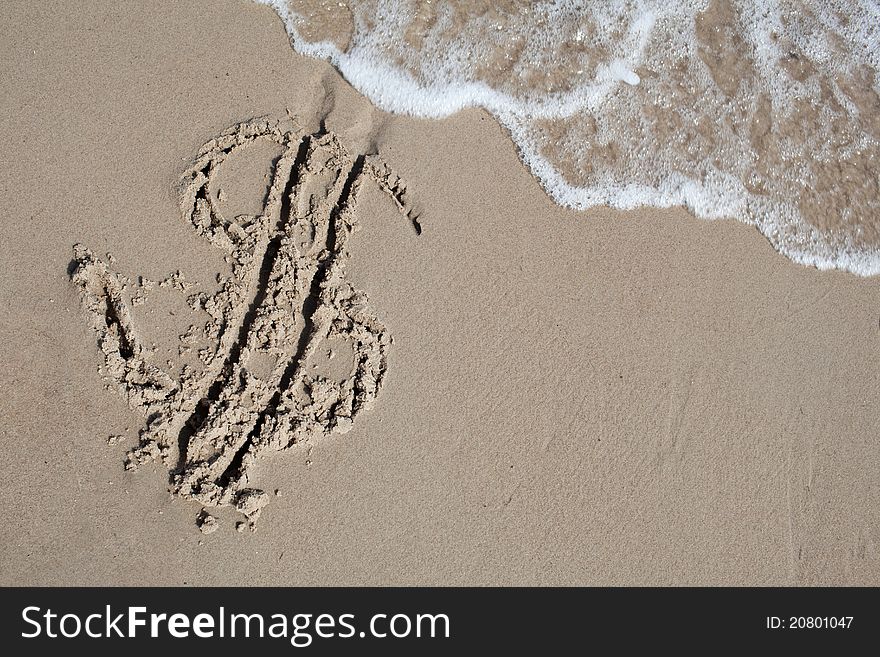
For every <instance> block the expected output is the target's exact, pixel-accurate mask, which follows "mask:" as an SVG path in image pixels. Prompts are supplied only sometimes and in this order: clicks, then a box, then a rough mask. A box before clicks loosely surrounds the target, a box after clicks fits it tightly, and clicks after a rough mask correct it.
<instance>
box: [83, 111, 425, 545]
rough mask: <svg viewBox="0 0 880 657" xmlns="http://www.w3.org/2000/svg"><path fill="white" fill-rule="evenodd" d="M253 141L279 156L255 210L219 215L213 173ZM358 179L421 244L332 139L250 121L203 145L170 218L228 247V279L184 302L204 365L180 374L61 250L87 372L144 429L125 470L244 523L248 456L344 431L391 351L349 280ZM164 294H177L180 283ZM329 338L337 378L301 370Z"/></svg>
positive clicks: (391, 191) (119, 284)
mask: <svg viewBox="0 0 880 657" xmlns="http://www.w3.org/2000/svg"><path fill="white" fill-rule="evenodd" d="M259 141H267V142H269V143H274V144H276V145H277V146H278V147H280V149H281V156H280V158H279V159H278V160H277V161H276V162H275V165H274V173H273V176H272V180H271V184H270V187H269V191H268V194H267V196H266V200H265V204H264V206H263V209H262V212H261V213H259V214H257V215H239V216H236V217H235V218H234V219H228V218H226V217H224V216H223V214H222V213H221V211H220V209H219V206H218V203H217V200H216V199H215V194H214V193H213V192H212V178H213V176H214V174H215V173H216V172H217V171H218V169H219V168H220V167H221V165H222V164H223V163H224V162H225V161H226V160H227V159H228V158H229V156H230V155H232V154H233V153H235V152H236V151H238V150H239V149H242V148H245V147H247V146H249V145H252V144H255V143H257V142H259ZM365 181H371V182H373V183H375V184H376V185H377V186H378V188H379V189H380V190H382V191H384V192H385V193H387V194H388V195H389V196H390V197H391V199H392V200H393V201H394V203H395V205H396V207H397V209H398V210H399V211H400V212H401V213H402V214H404V215H405V216H406V217H407V218H408V219H409V220H410V222H411V224H412V226H413V227H414V228H415V231H416V233H417V234H420V233H421V226H420V224H419V223H418V220H417V218H416V216H415V213H414V212H413V211H412V210H411V209H410V208H409V206H408V205H407V203H406V200H405V186H404V185H403V183H402V182H401V181H400V179H399V178H398V177H397V176H396V175H395V174H394V173H393V172H392V171H391V170H390V169H389V168H388V166H387V165H385V164H384V163H382V162H381V161H380V160H379V159H378V158H376V157H374V156H357V157H352V156H350V155H349V153H348V152H347V150H346V149H345V148H344V147H343V145H342V144H341V143H340V141H339V139H338V138H337V137H336V136H335V135H333V134H332V133H327V132H322V133H319V134H315V135H303V134H301V133H300V132H299V131H296V130H285V129H282V128H281V127H279V126H278V125H276V124H273V123H270V122H268V121H254V122H249V123H243V124H239V125H237V126H235V127H233V128H231V129H230V130H228V131H226V132H224V133H223V134H222V135H220V136H219V137H217V138H216V139H213V140H211V141H209V142H208V143H207V144H205V146H203V147H202V149H201V151H200V152H199V155H198V157H197V159H196V161H195V163H194V164H193V165H192V166H191V167H190V168H189V169H188V170H187V171H186V173H185V174H184V176H183V178H182V186H181V208H182V210H183V214H184V216H185V217H186V218H187V220H188V221H189V222H191V223H192V225H193V227H194V228H195V229H196V230H197V231H198V233H199V234H200V235H201V236H203V237H205V238H206V239H207V240H209V241H210V242H211V244H213V245H214V246H216V247H218V248H220V249H222V250H223V251H224V252H225V254H226V261H227V262H228V263H229V265H230V268H231V272H230V274H229V275H228V276H222V275H219V274H218V277H217V280H218V290H217V291H216V292H215V293H213V294H206V293H201V294H193V295H191V296H189V298H188V302H189V304H190V306H191V307H192V308H193V309H194V310H195V309H198V310H200V311H204V312H205V313H207V315H208V317H209V319H208V321H207V323H206V325H205V328H204V331H203V333H204V337H205V338H206V339H207V340H208V341H209V344H210V345H211V346H210V348H206V349H203V350H201V351H200V352H199V358H200V361H201V363H202V367H200V368H193V367H189V366H186V367H184V368H183V369H182V370H181V374H180V376H177V377H173V376H171V375H170V374H169V373H167V372H165V371H163V370H162V369H161V368H160V367H159V366H158V365H156V364H154V363H153V362H151V358H150V355H151V352H150V350H149V349H146V348H145V347H144V346H143V344H142V342H141V338H140V337H139V335H138V332H137V330H136V327H135V326H134V322H133V320H132V313H131V309H130V304H129V302H127V301H126V299H125V291H126V289H127V288H128V287H129V286H130V284H131V281H129V280H128V279H125V277H123V276H121V275H119V274H116V273H114V272H112V271H111V269H110V267H109V266H108V264H107V263H105V262H103V261H101V260H99V259H98V258H96V257H95V255H94V254H93V253H92V252H91V251H90V250H88V249H87V248H85V247H83V246H82V245H76V246H75V247H74V258H75V266H74V268H73V273H72V274H71V278H72V280H73V282H74V283H75V284H76V285H77V286H78V288H79V289H80V292H81V298H82V301H83V305H84V306H85V308H86V309H87V311H88V314H89V317H90V320H91V323H92V326H93V328H94V329H95V331H96V333H97V337H98V346H99V348H100V350H101V352H102V354H103V356H104V363H103V366H102V367H101V368H99V369H100V370H101V371H102V373H103V374H104V376H105V377H106V378H107V379H109V380H110V382H111V383H112V384H114V385H115V387H116V388H117V389H118V390H119V391H120V392H122V394H123V395H124V396H125V397H126V399H127V401H128V403H129V405H130V406H131V407H132V408H135V409H138V410H140V411H142V412H143V413H144V415H145V416H146V418H147V424H146V426H145V427H144V429H143V430H142V431H141V433H140V444H139V445H138V446H137V447H136V448H134V449H132V450H131V451H130V452H129V453H128V455H127V458H126V467H127V468H128V469H135V468H137V467H138V466H139V465H142V464H144V463H146V462H150V461H154V460H161V461H162V462H164V463H165V464H166V465H167V466H168V468H169V470H170V471H171V488H172V491H173V492H174V493H175V494H177V495H180V496H183V497H186V498H190V499H193V500H196V501H198V502H200V503H202V504H203V505H205V506H223V505H231V506H234V507H235V508H236V509H238V510H239V511H240V512H241V513H243V514H244V515H245V516H246V519H247V521H248V522H247V524H248V525H249V526H250V527H251V528H254V523H255V522H256V520H257V518H258V517H259V515H260V512H261V510H262V508H263V507H264V506H265V505H266V503H267V502H268V500H269V495H268V494H267V493H266V492H264V491H262V490H259V489H257V488H254V487H251V486H249V483H248V480H249V475H250V473H251V470H252V466H253V465H254V463H255V462H256V460H257V458H258V457H260V456H261V455H262V454H264V453H267V452H272V451H280V450H284V449H287V448H290V447H292V446H293V445H301V444H306V445H310V444H312V443H313V442H314V440H316V439H318V438H320V437H322V436H326V435H329V434H331V433H334V432H335V433H346V432H347V431H349V430H350V429H351V427H352V422H353V421H354V420H355V418H356V417H357V416H358V414H359V413H360V412H361V411H363V410H365V409H367V408H369V407H370V406H371V405H372V403H373V401H374V400H375V398H376V396H377V395H378V393H379V390H380V389H381V387H382V384H383V382H384V380H385V374H386V370H387V355H388V350H389V347H390V346H391V342H392V340H391V336H390V335H389V334H388V331H387V330H386V328H385V326H384V325H383V324H382V323H381V322H380V321H379V319H378V318H377V317H376V315H374V313H373V312H372V310H371V309H370V308H369V305H368V300H367V297H366V294H365V293H364V292H362V291H360V290H357V289H356V288H355V287H354V286H353V285H352V284H351V283H350V282H349V281H348V279H347V276H346V261H347V259H348V256H349V250H348V246H349V241H350V240H351V238H352V235H353V233H354V232H355V231H356V230H357V228H358V218H357V214H356V212H355V209H356V205H357V202H358V195H359V193H360V190H361V187H362V185H363V184H364V182H365ZM111 264H112V261H111ZM165 284H168V285H172V286H175V287H178V288H179V289H186V288H185V285H184V284H183V282H182V279H181V277H180V276H179V274H178V275H176V276H172V277H171V278H169V279H168V280H167V281H165ZM133 300H136V299H133ZM194 329H195V327H191V331H189V332H188V333H187V334H186V335H183V336H180V337H181V341H182V342H185V341H186V340H189V339H191V338H192V335H191V334H192V332H193V330H194ZM327 340H335V341H336V342H337V343H338V342H339V341H340V340H342V341H345V342H346V343H347V344H348V345H349V347H350V352H351V358H350V359H349V360H348V361H346V362H348V363H350V366H348V367H346V372H345V375H344V376H342V377H335V378H334V377H328V376H323V375H321V374H316V373H313V372H312V371H310V368H309V367H308V364H309V362H310V359H311V358H312V357H313V356H314V355H315V353H316V350H317V349H318V347H319V345H321V344H322V343H323V344H326V342H325V341H327ZM331 354H332V352H331ZM200 517H201V518H208V519H209V520H210V523H209V524H208V525H203V530H204V529H205V527H206V526H208V527H210V529H211V530H213V528H215V527H216V523H215V519H214V518H213V517H212V516H210V515H209V514H207V512H204V513H203V514H202V516H200ZM238 526H239V529H241V528H242V527H243V526H244V523H239V525H238Z"/></svg>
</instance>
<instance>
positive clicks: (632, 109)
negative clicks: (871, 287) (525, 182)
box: [257, 0, 880, 276]
mask: <svg viewBox="0 0 880 657" xmlns="http://www.w3.org/2000/svg"><path fill="white" fill-rule="evenodd" d="M257 1H260V2H263V3H264V4H268V5H270V6H272V7H273V8H274V9H275V10H276V11H277V12H278V14H279V15H280V16H281V18H282V19H283V20H284V24H285V26H286V28H287V31H288V33H289V35H290V39H291V44H292V45H293V47H294V48H295V49H296V51H297V52H299V53H301V54H303V55H306V56H310V57H315V58H320V59H325V60H328V61H330V62H331V63H332V64H333V65H334V66H335V67H336V68H337V69H338V70H339V71H340V72H341V73H342V75H343V76H344V77H345V78H346V79H347V80H348V81H349V82H350V83H351V84H352V85H353V86H354V87H355V88H356V89H358V90H359V91H360V92H361V93H363V94H364V95H365V96H367V97H368V98H369V99H370V100H371V101H372V102H373V103H374V104H375V105H376V106H378V107H380V108H381V109H384V110H387V111H390V112H396V113H403V114H409V115H414V116H421V117H437V118H439V117H444V116H448V115H450V114H452V113H454V112H457V111H459V110H461V109H463V108H465V107H482V108H485V109H486V110H487V111H489V112H491V113H492V114H494V115H495V116H496V117H497V119H498V120H499V121H500V122H501V123H502V124H503V125H504V126H505V127H506V128H507V129H508V130H509V132H510V135H511V137H512V138H513V140H514V141H515V143H516V145H517V147H518V149H519V152H520V155H521V157H522V160H523V162H524V163H525V164H526V165H527V166H528V167H529V168H530V169H531V171H532V172H533V174H534V175H535V176H536V178H537V179H538V180H539V181H540V182H541V184H542V185H543V187H544V189H545V190H546V191H547V193H548V194H549V195H550V196H551V197H552V198H553V199H554V200H555V201H556V202H557V203H560V204H562V205H565V206H568V207H572V208H578V209H586V208H589V207H593V206H596V205H608V206H612V207H616V208H626V209H628V208H635V207H640V206H653V207H671V206H685V207H687V208H689V209H690V210H691V211H692V212H694V214H696V215H697V216H699V217H702V218H706V219H716V218H722V217H728V218H735V219H739V220H741V221H744V222H747V223H751V224H754V225H755V226H756V227H757V228H758V229H759V230H760V231H761V232H762V233H763V234H764V235H766V236H767V238H768V239H769V240H770V242H771V243H772V244H773V245H774V247H775V248H776V249H777V250H778V251H780V252H781V253H783V254H785V255H786V256H788V257H789V258H791V259H792V260H795V261H797V262H800V263H804V264H809V265H813V266H816V267H818V268H820V269H830V268H837V269H843V270H847V271H850V272H853V273H855V274H860V275H864V276H868V275H874V274H877V273H880V183H878V166H877V165H878V153H880V80H878V76H877V71H878V68H880V4H878V3H877V2H874V1H872V0H848V1H846V2H841V1H840V0H811V1H803V0H763V1H748V0H711V1H704V0H699V1H698V0H680V1H679V2H669V1H668V0H665V1H657V0H618V1H616V2H609V1H607V0H605V1H603V0H587V1H581V2H574V1H562V0H559V1H555V2H553V1H551V2H524V1H521V0H503V1H501V2H489V1H488V0H449V1H447V2H438V1H436V0H435V2H427V1H424V2H416V1H411V0H410V1H404V0H397V1H386V0H350V1H349V2H332V3H331V2H325V3H315V2H304V1H302V0H291V2H287V1H286V0H257Z"/></svg>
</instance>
